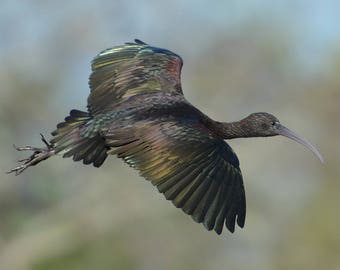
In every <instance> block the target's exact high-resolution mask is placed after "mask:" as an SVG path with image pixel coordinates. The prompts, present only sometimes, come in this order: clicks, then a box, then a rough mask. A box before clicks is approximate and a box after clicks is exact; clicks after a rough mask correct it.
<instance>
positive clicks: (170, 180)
mask: <svg viewBox="0 0 340 270" xmlns="http://www.w3.org/2000/svg"><path fill="white" fill-rule="evenodd" d="M109 133H110V134H109V135H108V136H107V138H106V142H107V143H108V144H109V145H110V146H111V147H112V149H111V150H110V152H109V153H111V154H117V155H118V157H120V158H122V159H123V160H124V161H125V162H126V163H128V164H129V165H130V166H131V167H133V168H136V169H138V170H139V171H140V175H141V176H143V177H145V178H146V179H147V180H150V181H151V182H152V184H153V185H155V186H157V188H158V190H159V191H160V192H162V193H163V194H164V195H165V197H166V199H168V200H171V201H172V202H173V204H174V205H175V206H176V207H179V208H182V210H183V211H184V212H185V213H187V214H188V215H191V216H192V218H193V219H194V220H195V221H196V222H198V223H203V224H204V226H205V227H206V228H207V229H208V230H212V229H214V230H215V231H216V233H218V234H220V233H221V232H222V229H223V224H224V223H225V224H226V227H227V228H228V229H229V231H231V232H233V231H234V229H235V221H236V218H237V224H238V225H239V226H240V227H243V226H244V221H245V214H246V203H245V193H244V187H243V180H242V174H241V171H240V168H239V161H238V159H237V157H236V154H235V153H234V152H233V150H232V149H231V147H230V146H229V145H228V144H227V143H225V142H224V141H223V140H222V139H220V138H217V137H215V136H214V135H213V134H212V133H210V131H209V130H208V129H206V128H205V127H204V126H203V125H202V124H200V123H198V122H195V123H187V122H186V123H183V122H182V123H181V122H178V121H176V120H174V121H168V122H160V123H153V124H150V123H147V124H145V123H144V124H139V125H138V124H137V125H136V126H134V127H132V128H130V127H129V128H124V129H120V130H114V131H110V132H109Z"/></svg>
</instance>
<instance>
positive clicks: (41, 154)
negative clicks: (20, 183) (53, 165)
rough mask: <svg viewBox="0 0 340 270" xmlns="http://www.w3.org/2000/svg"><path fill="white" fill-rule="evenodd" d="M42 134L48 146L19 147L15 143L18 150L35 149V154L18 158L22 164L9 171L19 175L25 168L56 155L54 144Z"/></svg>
mask: <svg viewBox="0 0 340 270" xmlns="http://www.w3.org/2000/svg"><path fill="white" fill-rule="evenodd" d="M40 135H41V140H42V141H43V143H44V144H45V145H46V147H43V148H37V147H32V146H24V147H17V146H15V145H14V148H15V149H16V150H17V151H33V154H32V155H31V156H30V157H28V158H25V159H20V160H18V162H19V163H21V164H20V165H19V166H17V167H15V168H13V169H11V170H10V171H8V172H7V173H15V175H19V174H21V173H22V172H23V171H24V170H26V169H27V168H28V167H31V166H34V165H37V164H38V163H40V162H41V161H43V160H45V159H48V158H49V157H51V156H54V155H55V152H54V147H53V145H52V144H50V143H48V142H47V141H46V139H45V137H44V136H43V135H42V134H40Z"/></svg>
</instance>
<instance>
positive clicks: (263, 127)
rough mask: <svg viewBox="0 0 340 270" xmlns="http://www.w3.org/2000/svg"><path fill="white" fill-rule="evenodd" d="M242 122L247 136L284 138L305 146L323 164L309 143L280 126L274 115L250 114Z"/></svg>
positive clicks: (317, 152)
mask: <svg viewBox="0 0 340 270" xmlns="http://www.w3.org/2000/svg"><path fill="white" fill-rule="evenodd" d="M243 121H244V122H243ZM243 121H242V122H243V125H242V126H243V128H244V129H245V130H246V131H247V133H248V134H251V137H269V136H276V135H282V136H285V137H287V138H290V139H292V140H294V141H296V142H298V143H300V144H302V145H304V146H306V147H307V148H308V149H309V150H311V151H312V152H313V153H314V154H315V155H316V156H317V157H318V159H319V160H320V161H321V162H322V163H323V157H322V156H321V154H320V153H319V151H318V150H317V149H316V148H315V147H314V146H313V145H312V144H311V143H310V142H308V141H307V140H306V139H304V138H302V137H301V136H300V135H298V134H296V133H295V132H294V131H292V130H290V129H288V128H287V127H285V126H284V125H282V124H281V123H280V121H279V120H278V119H277V118H276V117H275V116H274V115H272V114H270V113H265V112H259V113H252V114H250V115H249V116H248V117H246V118H245V119H243Z"/></svg>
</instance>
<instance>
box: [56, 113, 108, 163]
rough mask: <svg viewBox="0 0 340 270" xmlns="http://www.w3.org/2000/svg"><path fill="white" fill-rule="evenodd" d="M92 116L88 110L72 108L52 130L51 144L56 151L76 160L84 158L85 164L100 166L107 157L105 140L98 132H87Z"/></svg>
mask: <svg viewBox="0 0 340 270" xmlns="http://www.w3.org/2000/svg"><path fill="white" fill-rule="evenodd" d="M91 120H92V117H91V116H90V115H89V113H87V112H82V111H78V110H72V111H71V112H70V115H69V116H67V117H66V118H65V121H64V122H62V123H59V124H58V125H57V129H56V130H55V131H53V132H52V135H53V136H54V137H53V138H52V140H51V144H52V145H53V147H54V150H55V153H56V154H57V153H63V157H72V156H73V160H74V161H79V160H83V163H84V164H91V163H93V165H94V166H95V167H100V166H101V165H102V164H103V162H104V161H105V159H106V157H107V153H106V152H107V147H106V145H105V140H104V138H103V137H101V136H100V135H99V134H98V133H97V132H92V133H89V134H87V133H86V132H85V131H86V130H87V129H88V126H89V125H88V124H89V123H90V121H91Z"/></svg>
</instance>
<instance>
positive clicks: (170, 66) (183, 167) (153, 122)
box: [9, 39, 322, 234]
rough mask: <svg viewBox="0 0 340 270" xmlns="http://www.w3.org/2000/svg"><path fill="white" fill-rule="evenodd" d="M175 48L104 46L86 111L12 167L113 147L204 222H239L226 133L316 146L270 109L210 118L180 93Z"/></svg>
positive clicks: (237, 177) (98, 153) (91, 159)
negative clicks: (219, 119) (278, 137)
mask: <svg viewBox="0 0 340 270" xmlns="http://www.w3.org/2000/svg"><path fill="white" fill-rule="evenodd" d="M182 63H183V62H182V59H181V57H180V56H178V55H177V54H175V53H173V52H171V51H169V50H166V49H161V48H157V47H153V46H150V45H148V44H146V43H144V42H142V41H140V40H137V39H136V40H135V42H132V43H126V44H125V45H123V46H117V47H113V48H111V49H107V50H105V51H103V52H101V53H100V54H99V55H98V56H97V57H95V58H94V60H93V62H92V74H91V75H90V80H89V85H90V88H91V93H90V95H89V97H88V105H87V108H88V112H82V111H78V110H72V111H71V112H70V115H69V116H67V117H66V118H65V121H64V122H62V123H59V124H58V125H57V129H56V130H55V131H53V132H52V135H53V138H52V139H51V141H50V142H47V141H46V140H45V138H44V137H43V136H42V140H43V142H44V143H45V145H46V147H43V148H35V147H30V146H27V147H17V150H19V151H22V150H31V151H33V154H32V155H31V156H30V157H29V158H27V159H24V160H21V162H22V163H21V164H20V165H19V166H17V167H16V168H14V169H12V170H11V171H9V173H12V172H14V173H15V174H17V175H18V174H20V173H22V172H23V171H24V170H25V169H27V168H28V167H30V166H33V165H36V164H38V163H39V162H41V161H42V160H45V159H47V158H49V157H51V156H54V155H57V154H59V153H61V154H63V157H73V160H74V161H80V160H82V161H83V163H84V164H93V165H94V166H95V167H100V166H101V165H102V164H103V162H104V161H105V159H106V157H107V156H108V155H109V154H116V155H117V156H118V157H119V158H122V159H123V160H124V161H125V162H126V163H127V164H129V165H130V166H131V167H133V168H135V169H137V170H139V172H140V175H141V176H143V177H144V178H145V179H147V180H149V181H151V183H152V184H153V185H155V186H156V187H157V188H158V190H159V191H160V192H161V193H163V194H164V196H165V198H166V199H167V200H171V201H172V202H173V204H174V205H175V206H176V207H178V208H182V210H183V211H184V212H185V213H187V214H188V215H191V216H192V218H193V219H194V220H195V221H196V222H198V223H203V224H204V226H205V227H206V228H207V229H208V230H212V229H214V230H215V231H216V233H218V234H220V233H221V232H222V229H223V224H224V223H225V225H226V227H227V228H228V229H229V231H231V232H233V231H234V229H235V222H237V224H238V225H239V226H240V227H243V226H244V221H245V215H246V201H245V193H244V187H243V180H242V174H241V170H240V167H239V161H238V158H237V156H236V154H235V153H234V151H233V150H232V149H231V147H230V146H229V145H228V144H227V143H226V142H225V141H224V140H225V139H233V138H245V137H268V136H276V135H283V136H286V137H288V138H291V139H293V140H295V141H297V142H299V143H301V144H303V145H305V146H306V147H308V148H309V149H310V150H311V151H312V152H313V153H314V154H315V155H316V156H317V157H318V158H319V159H320V160H321V161H322V157H321V155H320V154H319V152H318V151H317V150H316V149H315V148H314V147H313V146H312V145H311V144H310V143H309V142H307V141H306V140H305V139H303V138H301V137H300V136H298V135H297V134H295V133H294V132H292V131H291V130H289V129H288V128H286V127H284V126H283V125H282V124H280V122H279V120H278V119H277V118H276V117H275V116H273V115H271V114H269V113H264V112H260V113H253V114H250V115H249V116H248V117H246V118H244V119H242V120H240V121H237V122H231V123H221V122H216V121H214V120H212V119H210V118H209V117H208V116H206V115H205V114H203V113H202V112H201V111H199V110H198V109H197V108H195V107H194V106H192V105H191V104H190V103H189V102H188V101H187V100H186V99H185V97H184V96H183V92H182V87H181V81H180V74H181V68H182Z"/></svg>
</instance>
